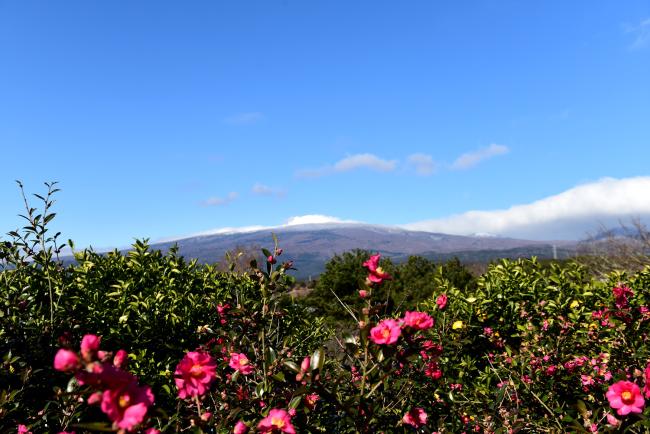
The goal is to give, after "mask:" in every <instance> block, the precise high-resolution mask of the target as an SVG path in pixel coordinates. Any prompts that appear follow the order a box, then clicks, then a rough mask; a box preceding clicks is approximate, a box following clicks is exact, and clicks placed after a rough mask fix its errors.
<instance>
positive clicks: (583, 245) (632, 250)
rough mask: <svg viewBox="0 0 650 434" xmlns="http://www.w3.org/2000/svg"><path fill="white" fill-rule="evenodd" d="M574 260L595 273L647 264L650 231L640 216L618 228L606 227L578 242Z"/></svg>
mask: <svg viewBox="0 0 650 434" xmlns="http://www.w3.org/2000/svg"><path fill="white" fill-rule="evenodd" d="M576 260H577V261H578V262H579V263H581V264H583V265H585V266H586V267H587V268H588V269H589V270H591V272H592V273H594V274H596V275H601V276H602V275H605V274H607V273H609V272H611V271H614V270H626V271H638V270H641V269H643V268H645V267H646V266H649V265H650V232H649V231H648V228H647V227H646V225H645V224H643V222H642V221H641V219H640V218H638V217H636V218H633V219H631V220H630V222H629V223H625V222H623V221H619V227H617V228H614V229H611V228H606V227H605V226H602V225H601V227H600V229H599V230H598V231H596V232H595V233H594V234H591V235H590V236H588V237H587V239H585V240H584V241H582V242H580V243H579V244H578V248H577V258H576Z"/></svg>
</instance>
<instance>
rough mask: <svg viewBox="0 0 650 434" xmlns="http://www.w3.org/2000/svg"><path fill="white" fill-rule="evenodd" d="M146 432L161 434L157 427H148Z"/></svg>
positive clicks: (146, 433)
mask: <svg viewBox="0 0 650 434" xmlns="http://www.w3.org/2000/svg"><path fill="white" fill-rule="evenodd" d="M144 434H160V430H159V429H156V428H147V429H146V430H145V431H144Z"/></svg>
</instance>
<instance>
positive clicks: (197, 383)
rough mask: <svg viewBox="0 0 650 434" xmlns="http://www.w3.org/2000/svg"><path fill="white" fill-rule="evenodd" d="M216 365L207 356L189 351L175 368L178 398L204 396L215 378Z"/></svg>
mask: <svg viewBox="0 0 650 434" xmlns="http://www.w3.org/2000/svg"><path fill="white" fill-rule="evenodd" d="M216 369H217V364H216V363H215V362H214V360H213V359H212V357H210V355H209V354H206V353H201V352H198V351H190V352H189V353H187V354H185V357H183V359H182V360H181V361H180V362H179V363H178V365H177V366H176V371H174V375H175V376H176V379H175V381H176V387H178V397H179V398H181V399H185V398H188V397H191V396H201V395H203V394H205V392H206V391H207V390H208V387H209V386H210V383H212V381H213V380H214V379H215V378H216V372H215V371H216Z"/></svg>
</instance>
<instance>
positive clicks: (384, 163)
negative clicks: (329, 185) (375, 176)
mask: <svg viewBox="0 0 650 434" xmlns="http://www.w3.org/2000/svg"><path fill="white" fill-rule="evenodd" d="M396 163H397V162H396V161H394V160H390V161H389V160H382V159H381V158H379V157H377V156H376V155H373V154H357V155H351V156H349V157H345V158H344V159H342V160H340V161H337V162H336V164H334V170H335V171H336V172H347V171H349V170H354V169H359V168H362V167H367V168H369V169H373V170H376V171H378V172H390V171H392V170H395V164H396Z"/></svg>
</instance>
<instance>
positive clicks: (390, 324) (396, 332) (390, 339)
mask: <svg viewBox="0 0 650 434" xmlns="http://www.w3.org/2000/svg"><path fill="white" fill-rule="evenodd" d="M401 334H402V330H401V328H400V326H399V324H398V323H397V321H395V320H394V319H385V320H382V321H380V322H379V324H377V325H376V326H375V327H373V328H372V329H370V340H371V341H373V342H374V343H376V344H379V345H382V344H386V345H390V344H394V343H395V342H397V339H399V337H400V336H401Z"/></svg>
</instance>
